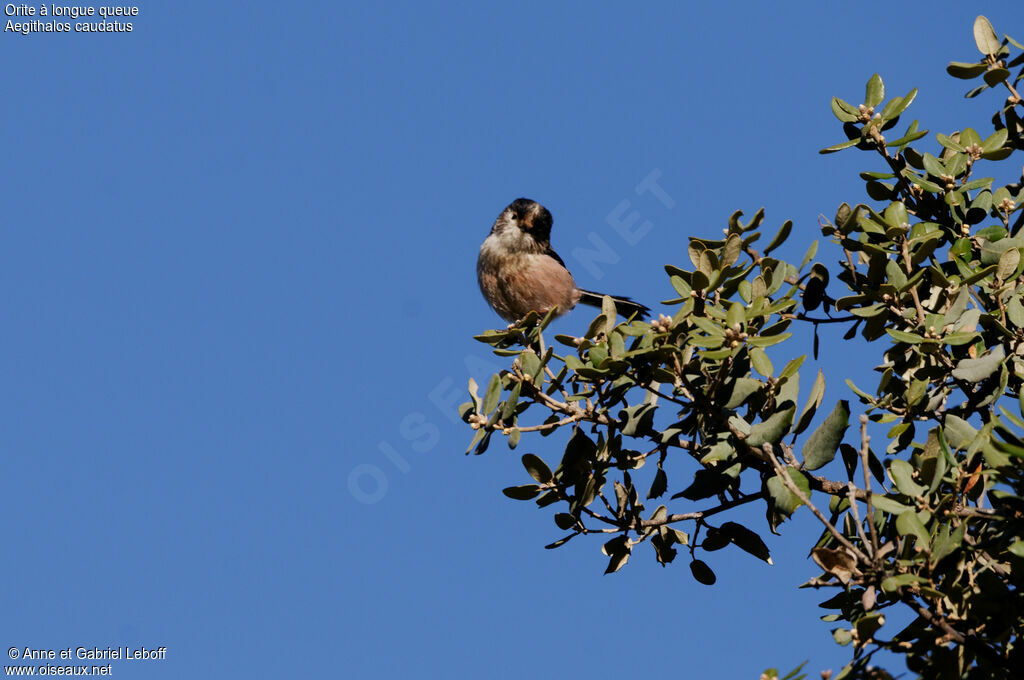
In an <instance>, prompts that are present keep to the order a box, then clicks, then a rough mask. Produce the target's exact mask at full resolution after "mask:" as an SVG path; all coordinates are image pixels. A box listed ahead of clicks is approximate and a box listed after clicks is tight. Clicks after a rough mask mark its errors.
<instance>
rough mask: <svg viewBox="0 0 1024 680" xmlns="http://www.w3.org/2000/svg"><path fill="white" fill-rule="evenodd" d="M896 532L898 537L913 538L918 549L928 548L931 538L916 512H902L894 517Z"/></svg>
mask: <svg viewBox="0 0 1024 680" xmlns="http://www.w3.org/2000/svg"><path fill="white" fill-rule="evenodd" d="M896 531H897V532H898V533H899V535H900V536H914V537H916V538H917V545H918V547H919V548H922V549H927V548H929V547H930V543H931V536H929V535H928V529H926V528H925V526H924V524H923V523H922V522H921V518H920V517H918V516H917V513H916V512H904V513H901V514H899V515H897V516H896Z"/></svg>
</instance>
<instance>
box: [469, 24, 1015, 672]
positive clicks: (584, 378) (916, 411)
mask: <svg viewBox="0 0 1024 680" xmlns="http://www.w3.org/2000/svg"><path fill="white" fill-rule="evenodd" d="M974 37H975V41H976V43H977V45H978V49H979V50H980V52H981V54H982V58H981V59H980V60H979V61H977V62H973V63H960V62H953V63H951V64H950V65H949V67H948V69H947V70H948V72H949V73H950V74H951V75H952V76H954V77H956V78H962V79H971V80H975V79H980V80H981V81H983V82H982V84H980V85H979V86H978V87H976V88H975V89H972V90H971V91H969V92H968V93H967V96H968V97H975V96H977V95H979V94H981V93H982V92H984V91H985V90H987V89H996V90H1002V91H1005V92H1007V93H1008V95H1009V96H1008V97H1007V98H1006V99H1005V101H1004V102H1003V103H1002V104H1001V106H1000V108H999V109H998V110H997V111H996V112H995V115H994V116H993V117H992V123H993V125H992V130H991V131H977V130H975V129H973V128H970V127H964V128H963V129H961V130H959V131H953V130H950V131H947V132H945V133H938V134H935V135H934V136H931V137H930V136H929V134H930V133H929V131H928V130H925V129H921V128H920V126H919V123H918V121H917V120H914V121H913V122H911V123H909V125H906V126H905V127H904V126H903V124H902V123H901V120H902V119H905V118H906V114H907V112H908V110H909V107H910V106H911V104H912V103H913V101H914V98H915V95H916V93H917V90H916V89H915V90H911V91H910V92H908V93H906V94H905V95H903V96H896V97H892V98H889V99H886V92H885V86H884V83H883V80H882V78H881V77H880V76H879V75H877V74H876V75H873V76H872V77H871V78H870V79H869V80H868V82H867V87H866V91H865V96H864V101H863V103H861V104H859V105H853V104H850V103H847V102H845V101H843V100H842V99H839V98H833V99H832V102H831V109H832V113H833V114H834V115H835V117H836V118H838V119H839V122H840V123H841V125H842V130H843V132H844V133H845V136H846V141H844V142H842V143H840V144H836V145H835V146H830V147H828V148H826V149H823V150H822V153H833V152H837V151H841V150H844V149H848V148H856V149H859V150H862V151H866V152H868V153H869V154H870V157H871V159H872V167H871V169H869V170H868V171H865V172H863V173H861V178H862V179H863V180H864V181H865V190H866V193H867V195H868V197H869V199H870V200H869V201H868V202H857V201H853V203H854V204H853V205H852V206H851V205H849V204H847V203H843V204H842V205H840V206H839V208H838V210H837V211H836V214H835V218H834V219H833V220H831V221H829V220H827V219H825V218H821V219H820V224H819V227H820V230H821V233H822V234H823V236H825V237H827V239H828V241H829V242H830V243H831V244H832V248H831V249H830V250H829V252H830V254H831V255H832V256H833V257H834V258H835V259H834V260H833V261H827V260H825V261H823V260H822V259H819V257H818V250H817V246H818V244H817V241H815V242H814V243H812V245H811V247H810V248H809V249H808V250H807V253H806V255H805V256H804V257H803V259H802V260H801V261H800V262H799V263H790V262H786V261H784V260H782V259H779V258H777V257H775V256H773V253H774V252H775V251H776V250H777V249H778V248H779V246H781V245H782V244H783V243H784V242H785V241H786V240H787V238H788V237H789V236H790V233H791V229H792V222H788V221H787V222H785V223H784V224H782V226H781V227H780V228H779V229H778V230H777V231H776V232H775V233H774V234H773V236H772V237H771V238H770V239H769V240H768V243H767V245H766V246H764V248H763V249H761V250H758V248H757V245H758V243H759V241H760V239H761V237H762V227H763V225H764V212H763V210H762V211H758V212H757V213H756V214H755V215H754V216H753V217H752V218H751V219H749V220H748V221H743V220H742V219H741V218H742V213H740V212H736V213H735V214H733V215H732V216H731V217H730V218H729V220H728V225H727V227H726V228H725V230H724V235H723V237H722V238H715V239H710V238H691V239H690V244H689V260H690V262H689V265H687V266H675V265H668V266H666V267H665V270H666V272H667V274H668V276H669V281H670V283H671V286H672V288H673V289H674V291H675V292H674V296H673V297H672V299H670V300H667V301H665V304H667V305H671V306H672V307H673V308H674V313H673V314H672V316H671V317H668V316H664V315H663V316H661V317H660V318H659V319H657V320H655V321H653V322H652V323H645V322H643V321H638V320H629V321H626V322H620V321H619V320H618V318H617V315H616V310H615V305H614V302H612V300H611V299H609V298H606V299H605V301H604V308H603V309H602V313H601V314H600V315H599V316H598V317H597V318H596V319H594V321H593V322H592V323H591V324H590V327H589V328H588V329H587V331H586V333H585V334H584V335H583V336H581V337H570V336H564V335H557V336H555V338H554V340H555V341H557V343H558V347H557V348H556V347H555V346H550V345H549V344H548V343H546V342H545V338H544V337H543V335H542V331H543V330H544V329H545V328H546V327H547V325H548V322H549V321H550V320H551V315H548V317H547V318H544V319H540V318H538V316H537V315H536V314H531V315H530V316H528V318H526V319H524V320H522V321H521V322H519V323H518V324H516V325H514V326H513V327H511V328H509V329H506V330H496V331H488V332H486V333H484V334H483V335H481V336H478V338H477V339H479V340H481V341H482V342H485V343H488V344H489V345H491V346H493V348H494V352H495V353H496V354H498V355H500V356H504V357H514V359H513V361H512V363H511V366H510V368H509V369H507V370H503V371H502V372H501V373H500V374H498V375H495V376H493V377H492V378H491V380H490V382H489V384H488V385H487V386H486V388H485V389H484V390H483V395H482V396H480V395H479V389H478V387H477V385H476V384H475V383H473V382H472V381H471V383H470V393H471V401H470V402H468V403H466V404H464V405H463V406H462V408H461V415H462V417H463V419H464V420H465V421H466V422H467V423H469V424H470V425H471V427H472V428H473V429H475V430H476V432H475V436H474V438H473V441H472V443H471V445H470V450H471V451H475V452H476V453H478V454H480V453H483V452H484V451H485V450H486V449H487V447H488V445H489V443H490V441H491V439H492V437H493V436H494V434H495V433H498V434H499V435H503V436H505V437H507V442H508V445H509V446H510V447H512V448H516V447H517V446H519V445H521V444H522V442H521V439H520V438H521V436H522V435H523V434H524V433H530V434H532V433H538V434H540V435H541V436H548V435H550V434H552V433H553V432H556V431H558V430H562V429H567V430H569V431H570V432H571V435H570V436H569V437H568V439H567V443H566V445H565V448H564V451H563V452H562V454H561V456H560V457H557V458H556V457H550V458H549V461H545V460H544V459H543V458H542V457H541V456H538V455H535V454H533V453H527V454H526V455H524V456H523V457H522V460H523V465H524V467H525V474H526V475H528V478H529V480H530V481H529V482H528V483H523V484H519V485H516V486H512V487H509V488H507V489H505V495H506V496H508V497H510V498H513V499H516V500H521V501H529V500H533V501H535V502H536V504H537V505H538V506H539V507H540V508H548V511H549V512H553V515H554V517H553V519H554V523H555V525H556V526H557V527H558V529H560V530H561V531H562V532H564V533H563V535H561V537H560V538H558V539H557V540H555V541H554V542H553V543H551V544H549V545H548V546H546V547H547V548H557V547H558V546H561V545H563V544H565V543H566V542H567V541H569V540H572V539H574V538H576V537H578V536H584V535H598V536H600V537H601V539H602V540H603V547H602V551H603V553H604V554H605V555H606V556H607V566H606V571H607V572H615V571H617V570H619V569H621V568H623V567H624V566H625V565H626V564H627V562H628V561H629V559H630V558H631V557H632V555H633V554H634V552H635V551H637V550H638V549H639V548H640V546H641V545H642V544H644V543H647V544H649V545H650V547H651V549H652V553H653V555H654V558H655V559H656V560H657V561H658V562H660V563H661V564H663V565H667V564H669V563H672V562H674V561H676V560H677V559H678V558H680V554H681V553H682V554H683V555H684V556H685V559H686V560H687V561H688V562H689V568H690V571H691V573H692V575H693V577H694V578H695V579H696V580H697V581H698V582H700V583H702V584H706V585H712V584H714V583H715V580H716V576H715V573H714V571H713V569H712V567H711V566H710V565H709V564H708V561H709V560H708V558H707V557H706V554H707V553H709V552H713V551H716V550H720V549H725V548H729V547H730V546H731V547H732V548H735V549H739V550H742V551H745V552H747V553H749V554H751V555H753V556H754V557H756V558H758V559H760V560H764V561H766V562H769V563H770V562H771V557H770V553H769V548H768V546H767V544H766V543H765V541H764V539H763V538H762V536H761V535H760V534H759V533H757V532H756V531H754V530H753V529H751V528H749V527H747V526H744V525H742V524H740V523H738V522H735V521H731V520H727V519H726V518H727V517H728V516H729V512H730V511H731V510H733V509H734V508H737V507H739V506H742V505H747V504H758V505H760V506H761V507H762V508H763V510H764V513H765V518H766V523H767V528H768V529H769V530H770V531H771V532H775V533H777V532H778V531H779V529H780V528H781V527H782V525H783V523H784V522H785V521H786V520H787V519H788V518H789V517H790V516H791V515H792V514H793V513H794V512H797V511H804V512H811V513H813V515H814V516H815V517H816V518H817V520H818V521H819V522H820V523H821V525H822V527H823V530H822V533H821V535H820V537H818V538H817V539H816V542H815V539H814V538H813V537H811V538H809V539H808V543H809V545H810V546H813V547H812V548H811V556H812V558H813V560H814V562H815V563H816V564H817V566H818V567H820V568H821V573H820V575H818V576H815V577H813V578H810V579H809V580H808V581H807V582H806V583H805V584H804V585H805V587H811V588H822V589H828V590H827V591H826V592H827V594H828V598H827V599H826V600H825V601H824V602H822V604H821V606H822V607H824V608H826V609H827V610H829V612H830V613H829V614H828V615H826V616H825V617H823V618H824V619H825V620H826V621H828V622H830V623H832V624H834V625H835V628H834V629H833V631H832V632H833V637H834V638H835V640H836V642H837V643H839V644H841V645H849V646H851V648H852V652H853V659H852V661H851V662H850V664H848V665H847V666H846V667H845V668H844V669H843V670H842V671H840V672H839V673H838V675H837V676H836V677H841V678H853V677H888V674H887V673H885V671H881V670H878V669H872V668H871V667H870V666H869V663H870V662H871V660H872V656H873V655H874V654H875V653H876V652H877V651H878V650H882V649H885V650H889V651H891V652H895V653H898V654H903V655H905V658H906V662H907V665H908V667H909V668H910V669H911V670H912V671H914V672H916V673H918V674H919V675H920V676H922V677H926V678H960V677H963V678H975V677H986V678H988V677H1010V674H1012V673H1013V672H1014V671H1013V669H1015V668H1016V669H1021V668H1024V653H1022V651H1021V640H1020V635H1021V632H1022V628H1024V614H1022V612H1024V596H1022V594H1021V584H1022V574H1024V532H1022V530H1024V400H1022V399H1021V383H1022V381H1024V257H1022V256H1021V255H1022V251H1024V229H1022V227H1024V210H1022V209H1021V208H1022V202H1024V195H1022V194H1024V178H1019V177H1014V179H1013V181H1010V182H1005V183H1000V182H999V181H997V180H996V179H995V176H996V175H997V174H998V173H999V172H1000V171H1001V172H1003V173H1004V174H1005V173H1006V172H1007V170H1005V169H1004V168H1007V164H1006V163H1005V162H1004V161H1006V160H1007V159H1011V158H1014V159H1019V158H1020V156H1021V154H1019V153H1018V154H1015V153H1014V152H1017V151H1021V150H1024V124H1022V122H1021V118H1022V116H1024V103H1022V100H1021V97H1020V95H1019V94H1018V92H1017V90H1016V89H1015V88H1016V85H1017V84H1018V83H1019V82H1020V81H1021V79H1022V78H1024V69H1020V71H1018V72H1017V74H1016V76H1015V77H1014V75H1013V73H1012V71H1013V69H1017V68H1018V67H1020V66H1021V65H1022V64H1024V55H1022V54H1020V53H1019V52H1018V53H1017V54H1016V55H1015V56H1014V55H1013V54H1011V52H1012V51H1013V50H1014V48H1016V49H1017V50H1020V49H1022V46H1021V45H1020V44H1019V43H1017V42H1016V41H1014V40H1013V39H1012V38H1010V37H1009V36H1006V37H1004V38H1002V39H1000V38H999V37H998V36H997V34H996V33H995V32H994V30H993V29H992V26H991V25H990V23H989V22H988V20H987V19H985V18H984V17H978V19H977V21H976V22H975V26H974ZM979 101H981V100H979ZM901 129H902V130H903V131H902V132H899V130H901ZM1011 162H1012V161H1011ZM838 289H843V290H842V293H836V292H835V291H836V290H838ZM794 324H796V325H794ZM822 324H842V325H844V326H846V327H847V328H848V330H847V332H846V335H845V336H844V337H845V339H846V340H849V341H854V340H855V339H856V338H860V340H861V341H863V343H866V344H867V345H868V346H870V347H872V348H877V352H878V353H879V354H880V363H879V364H878V366H877V367H876V368H875V370H876V371H877V373H878V383H877V385H875V386H869V385H867V384H866V382H865V379H864V377H862V376H856V380H854V379H849V380H847V381H846V388H840V389H839V390H838V392H840V394H839V395H838V396H839V398H838V399H837V398H836V396H833V395H836V392H837V390H835V389H834V388H833V389H827V386H826V382H825V379H824V376H823V374H822V372H821V371H817V373H816V376H815V377H814V379H813V381H809V382H810V385H811V387H810V390H809V391H807V392H805V393H803V394H801V389H800V370H801V368H803V367H804V361H805V358H806V357H805V356H800V357H798V358H796V359H793V360H791V361H788V362H787V363H785V364H784V365H781V366H779V365H777V363H776V362H778V359H777V358H776V360H775V361H773V359H772V357H773V355H776V356H777V354H778V353H779V350H780V349H781V346H782V345H783V343H786V342H787V341H790V339H791V337H792V336H793V333H792V332H791V329H796V328H798V327H799V326H800V325H803V326H806V327H808V328H809V329H810V330H811V331H812V332H813V338H814V354H815V358H817V356H816V355H817V353H818V327H819V326H820V325H822ZM801 337H804V336H803V335H801V336H798V338H801ZM826 358H833V359H834V358H835V357H834V356H832V357H826ZM826 397H828V398H826ZM819 411H820V412H821V413H820V414H819ZM816 416H820V417H818V418H816ZM883 436H884V441H883V442H882V443H881V444H880V445H879V444H877V443H874V442H877V441H878V440H881V439H882V437H883ZM531 441H532V440H531ZM644 466H650V467H653V469H654V472H653V474H647V475H644V477H645V478H648V479H649V480H650V482H649V484H648V483H645V484H644V485H643V487H642V488H641V487H640V486H639V485H638V482H637V479H636V478H638V477H639V475H638V473H637V472H636V471H637V470H638V469H639V468H642V467H644ZM524 481H525V480H524ZM652 506H653V507H652ZM804 506H806V510H800V509H801V508H802V507H804ZM711 561H713V560H711ZM893 608H907V609H908V610H909V612H911V614H912V615H911V618H912V620H911V622H910V623H909V625H906V626H903V627H901V628H900V629H898V630H890V628H891V626H886V612H887V610H890V609H893ZM795 673H796V671H794V674H795ZM791 675H792V674H791ZM1018 677H1019V676H1018Z"/></svg>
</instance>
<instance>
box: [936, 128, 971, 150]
mask: <svg viewBox="0 0 1024 680" xmlns="http://www.w3.org/2000/svg"><path fill="white" fill-rule="evenodd" d="M935 139H936V140H938V142H939V144H941V145H942V146H944V147H945V148H947V149H949V150H950V151H956V152H957V153H965V152H966V151H967V149H965V148H964V147H963V146H961V145H960V143H959V142H954V141H953V140H952V139H951V138H949V137H947V136H946V135H944V134H942V133H941V132H940V133H938V134H937V135H935Z"/></svg>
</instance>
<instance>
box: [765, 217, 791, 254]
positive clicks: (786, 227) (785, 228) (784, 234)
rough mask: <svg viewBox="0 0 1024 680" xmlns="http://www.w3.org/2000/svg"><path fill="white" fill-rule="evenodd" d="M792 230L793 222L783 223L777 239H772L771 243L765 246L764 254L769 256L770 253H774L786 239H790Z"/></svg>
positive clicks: (776, 235)
mask: <svg viewBox="0 0 1024 680" xmlns="http://www.w3.org/2000/svg"><path fill="white" fill-rule="evenodd" d="M792 230H793V220H786V221H785V222H783V223H782V226H781V227H780V228H779V232H778V233H777V234H775V237H774V238H772V240H771V242H770V243H769V244H768V245H767V246H765V249H764V254H765V255H767V254H768V253H770V252H772V251H773V250H775V249H776V248H778V247H779V246H781V245H782V244H783V243H784V242H785V241H786V239H787V238H789V232H790V231H792Z"/></svg>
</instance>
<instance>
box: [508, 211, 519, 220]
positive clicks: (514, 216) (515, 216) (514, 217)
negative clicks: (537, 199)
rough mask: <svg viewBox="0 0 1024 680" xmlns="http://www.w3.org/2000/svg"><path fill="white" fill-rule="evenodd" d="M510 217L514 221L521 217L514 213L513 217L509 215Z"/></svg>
mask: <svg viewBox="0 0 1024 680" xmlns="http://www.w3.org/2000/svg"><path fill="white" fill-rule="evenodd" d="M509 217H510V218H511V219H513V220H514V219H516V218H517V217H519V216H518V215H516V214H515V213H512V214H511V215H509Z"/></svg>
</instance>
